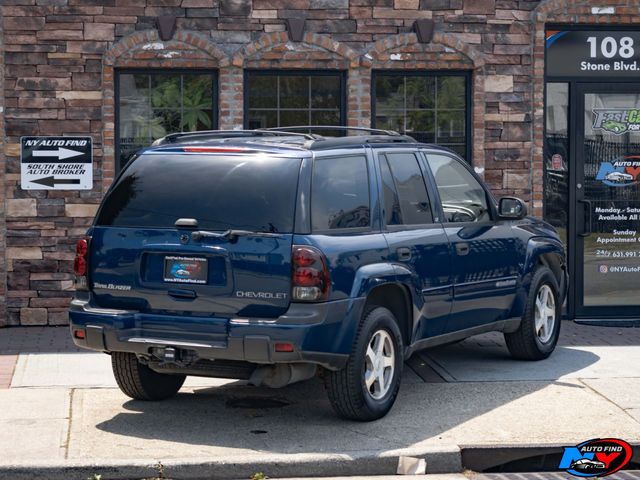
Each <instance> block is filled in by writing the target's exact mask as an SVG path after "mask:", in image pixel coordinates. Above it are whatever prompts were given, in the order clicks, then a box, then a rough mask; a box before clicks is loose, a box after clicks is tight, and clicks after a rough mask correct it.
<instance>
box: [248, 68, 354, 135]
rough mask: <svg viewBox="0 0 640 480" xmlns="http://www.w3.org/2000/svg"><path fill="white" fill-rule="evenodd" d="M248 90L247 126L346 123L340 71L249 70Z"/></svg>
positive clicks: (269, 126)
mask: <svg viewBox="0 0 640 480" xmlns="http://www.w3.org/2000/svg"><path fill="white" fill-rule="evenodd" d="M245 91H246V98H245V102H246V107H247V112H248V117H247V119H246V120H245V124H246V125H245V126H246V127H247V128H271V127H287V126H289V127H290V126H298V125H344V105H343V102H342V98H343V93H344V92H343V75H342V74H341V73H337V72H336V73H331V74H322V73H318V72H313V73H307V72H295V73H293V72H291V73H280V74H274V73H273V72H249V73H248V74H247V82H246V89H245ZM323 133H327V132H323ZM327 134H328V133H327Z"/></svg>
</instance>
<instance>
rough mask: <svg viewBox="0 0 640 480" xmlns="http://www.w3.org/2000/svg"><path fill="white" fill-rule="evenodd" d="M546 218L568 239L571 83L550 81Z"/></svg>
mask: <svg viewBox="0 0 640 480" xmlns="http://www.w3.org/2000/svg"><path fill="white" fill-rule="evenodd" d="M545 117H546V136H545V142H544V214H543V215H544V219H545V220H546V221H547V222H549V223H550V224H551V225H553V226H554V227H556V229H557V230H558V233H560V236H561V237H562V239H563V241H565V242H566V232H567V222H568V217H567V212H568V211H569V163H568V162H569V84H568V83H555V82H553V83H551V82H550V83H547V98H546V106H545Z"/></svg>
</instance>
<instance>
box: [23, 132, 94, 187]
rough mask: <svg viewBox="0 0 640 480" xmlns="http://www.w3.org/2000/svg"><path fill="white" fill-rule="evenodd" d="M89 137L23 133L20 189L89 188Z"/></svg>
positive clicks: (90, 156) (90, 161)
mask: <svg viewBox="0 0 640 480" xmlns="http://www.w3.org/2000/svg"><path fill="white" fill-rule="evenodd" d="M92 154H93V152H92V144H91V137H22V138H21V139H20V180H21V182H20V183H21V187H22V189H23V190H91V189H92V188H93V155H92Z"/></svg>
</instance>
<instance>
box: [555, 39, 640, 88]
mask: <svg viewBox="0 0 640 480" xmlns="http://www.w3.org/2000/svg"><path fill="white" fill-rule="evenodd" d="M546 59H547V75H553V76H554V77H555V76H559V77H590V78H598V77H620V78H634V79H636V78H638V75H640V32H638V31H625V30H620V31H615V32H612V31H601V30H600V31H598V30H571V31H566V30H565V31H558V30H547V54H546Z"/></svg>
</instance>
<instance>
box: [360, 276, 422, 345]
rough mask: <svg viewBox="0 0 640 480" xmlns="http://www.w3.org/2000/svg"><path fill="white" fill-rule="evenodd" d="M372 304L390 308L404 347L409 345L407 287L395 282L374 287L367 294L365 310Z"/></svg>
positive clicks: (409, 309) (409, 310)
mask: <svg viewBox="0 0 640 480" xmlns="http://www.w3.org/2000/svg"><path fill="white" fill-rule="evenodd" d="M372 305H376V306H379V307H385V308H388V309H389V310H391V313H393V315H394V316H395V317H396V319H397V320H398V326H399V327H400V331H401V332H402V340H403V341H404V344H405V347H406V346H407V345H409V342H410V340H411V339H410V336H411V314H410V312H411V303H410V301H409V293H408V292H407V289H406V288H405V287H404V286H401V285H397V284H389V285H381V286H379V287H376V288H374V289H373V290H371V292H370V293H369V295H368V296H367V302H366V304H365V310H366V309H367V308H368V307H370V306H372Z"/></svg>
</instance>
